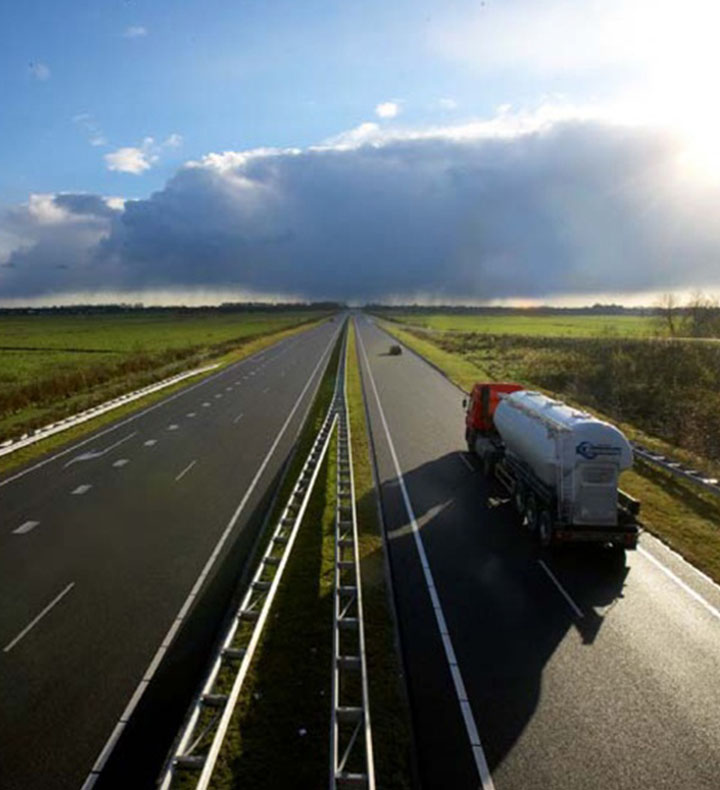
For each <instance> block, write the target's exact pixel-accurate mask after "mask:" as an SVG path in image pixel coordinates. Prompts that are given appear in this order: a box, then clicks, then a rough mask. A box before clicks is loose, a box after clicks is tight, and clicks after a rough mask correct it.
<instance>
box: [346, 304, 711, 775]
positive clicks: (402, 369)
mask: <svg viewBox="0 0 720 790" xmlns="http://www.w3.org/2000/svg"><path fill="white" fill-rule="evenodd" d="M357 325H358V329H359V336H360V339H361V341H362V342H361V349H363V348H364V349H365V351H366V352H367V362H366V364H363V381H364V387H365V392H366V398H367V401H368V408H369V413H370V419H371V430H372V435H373V442H374V446H375V451H376V460H377V465H378V471H379V476H380V481H381V498H382V505H383V512H384V516H385V519H386V528H387V530H388V536H389V551H390V561H391V568H392V571H393V582H394V587H395V598H396V605H397V611H398V618H399V622H400V631H401V642H402V646H403V655H404V660H405V665H406V671H407V679H408V685H409V690H410V698H411V706H412V712H413V719H414V724H415V731H416V742H417V746H418V750H417V751H418V757H419V764H420V775H421V781H422V783H423V786H424V787H427V788H436V787H437V788H441V787H453V788H465V787H467V788H477V787H478V786H481V782H482V784H483V786H484V787H486V788H490V787H496V788H498V790H505V788H547V787H552V788H568V790H570V789H571V788H572V789H574V788H578V787H583V788H607V787H613V788H637V787H652V788H670V787H677V786H678V785H679V784H683V785H685V786H688V787H693V788H716V787H717V786H718V776H720V724H719V723H718V722H720V689H719V688H718V684H717V678H718V676H719V672H720V617H719V615H720V612H719V611H718V604H719V603H720V591H718V588H717V587H716V586H715V585H713V584H712V583H711V582H709V580H707V579H705V578H703V577H702V576H701V575H700V574H698V573H697V572H696V571H695V570H694V569H692V567H691V566H688V565H687V564H686V563H684V562H683V561H682V560H681V559H680V558H678V557H677V556H675V555H673V554H672V553H671V552H669V551H668V550H667V549H665V548H664V547H662V545H661V544H659V542H658V541H655V540H654V539H652V538H651V537H649V536H643V538H642V541H641V545H642V551H640V552H636V553H629V554H628V556H627V560H626V561H620V562H618V560H617V558H616V557H613V556H612V555H611V554H609V553H607V554H606V553H603V552H598V551H594V550H587V549H585V550H565V551H562V552H551V553H540V552H539V550H538V549H536V547H535V546H534V544H533V542H532V540H531V538H530V536H529V535H527V534H525V533H524V532H523V530H522V529H521V528H520V526H519V524H518V522H517V517H516V516H515V515H514V513H513V512H512V509H511V508H510V506H509V504H508V503H507V502H506V501H505V499H504V497H503V496H502V495H501V492H500V491H498V490H497V489H495V488H494V487H491V486H488V484H487V483H486V481H485V480H484V479H483V478H482V476H481V475H480V473H479V472H478V471H477V469H476V466H475V464H474V463H473V461H472V460H471V459H468V457H467V455H466V454H465V453H464V452H463V449H464V447H463V423H462V409H461V398H462V395H461V393H459V392H458V390H457V389H456V388H455V387H454V386H453V385H452V384H450V383H449V382H448V381H447V380H446V379H445V378H444V377H443V376H441V375H440V374H438V373H437V372H436V371H435V370H433V369H432V368H431V367H430V366H428V365H427V364H426V363H425V362H423V361H422V360H421V359H420V358H418V357H417V356H415V355H414V354H412V353H408V352H407V351H406V352H405V353H404V354H403V355H402V356H401V357H391V356H388V355H387V349H388V348H389V345H390V343H391V342H392V343H394V342H396V341H395V340H393V339H391V338H390V337H389V336H388V335H387V334H386V333H384V332H382V331H380V330H379V329H378V328H377V327H375V326H374V325H372V324H371V323H369V322H368V319H367V318H365V317H363V316H361V317H360V318H359V319H358V322H357ZM368 367H369V369H368ZM370 372H371V373H372V377H371V376H370ZM373 384H374V386H375V387H376V389H377V399H376V395H375V389H374V386H373ZM378 400H379V404H380V405H378ZM381 410H382V414H381ZM386 428H387V430H386ZM388 434H389V437H390V438H388ZM391 441H392V444H393V449H391V447H390V442H391ZM393 452H394V453H395V457H396V459H397V464H398V466H399V469H400V473H401V475H402V484H401V483H400V479H399V476H398V473H397V470H396V468H395V460H394V458H393ZM403 488H404V491H403ZM404 494H406V495H407V500H408V501H407V502H406V501H405V500H404ZM408 504H409V505H410V508H411V509H412V511H413V513H414V515H415V519H416V525H417V533H418V538H416V537H415V534H414V532H413V526H412V523H411V520H410V518H409V515H408ZM418 549H420V550H421V551H424V553H425V556H426V558H427V567H426V569H425V570H423V567H422V565H421V559H420V554H419V551H418ZM541 561H542V563H541ZM428 574H429V575H428ZM428 580H430V581H431V582H432V584H433V585H434V591H435V594H436V596H437V598H436V606H435V609H433V598H432V594H431V592H430V590H429V589H428ZM682 585H685V586H682ZM438 612H439V613H440V616H438ZM443 626H446V632H447V633H446V634H445V635H444V636H442V635H441V633H440V629H441V628H442V627H443ZM453 662H455V663H453ZM474 729H476V730H477V733H478V736H477V738H474ZM473 740H475V743H476V747H475V749H473V748H472V742H473ZM480 758H482V759H480ZM483 761H484V762H485V764H486V765H487V768H488V774H489V775H488V776H485V777H483V776H482V763H483ZM483 778H484V781H483Z"/></svg>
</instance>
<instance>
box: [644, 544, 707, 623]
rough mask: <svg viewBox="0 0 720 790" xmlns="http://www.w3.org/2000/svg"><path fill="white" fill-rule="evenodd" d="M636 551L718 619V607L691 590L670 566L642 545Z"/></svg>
mask: <svg viewBox="0 0 720 790" xmlns="http://www.w3.org/2000/svg"><path fill="white" fill-rule="evenodd" d="M637 552H638V554H642V556H643V557H646V558H647V559H648V560H650V562H652V564H653V565H655V566H656V567H657V568H658V569H659V570H661V571H662V572H663V573H664V574H665V575H666V576H667V577H668V579H670V580H671V581H674V582H675V584H677V586H678V587H680V588H681V589H683V590H685V592H686V593H687V594H688V595H689V596H690V597H691V598H693V599H694V600H696V601H697V602H698V603H699V604H700V606H703V607H704V608H705V609H707V611H708V612H710V614H711V615H712V616H713V617H715V618H717V619H718V620H720V609H717V607H715V606H713V605H712V604H711V603H710V602H709V601H706V600H705V598H703V597H702V595H700V593H697V592H695V590H693V588H692V587H691V586H690V585H689V584H687V583H686V582H684V581H683V580H682V579H681V578H680V577H679V576H676V575H675V574H674V573H673V572H672V571H671V570H670V568H666V567H665V566H664V565H663V564H662V562H660V560H658V559H655V557H653V555H652V554H651V553H650V552H649V551H647V549H644V548H643V547H642V546H638V547H637Z"/></svg>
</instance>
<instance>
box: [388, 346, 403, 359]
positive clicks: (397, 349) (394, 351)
mask: <svg viewBox="0 0 720 790" xmlns="http://www.w3.org/2000/svg"><path fill="white" fill-rule="evenodd" d="M400 354H402V346H398V345H393V346H390V356H391V357H398V356H400Z"/></svg>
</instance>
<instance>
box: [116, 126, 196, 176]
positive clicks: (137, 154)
mask: <svg viewBox="0 0 720 790" xmlns="http://www.w3.org/2000/svg"><path fill="white" fill-rule="evenodd" d="M182 142H183V139H182V135H179V134H177V132H173V133H172V134H171V135H170V136H169V137H168V138H167V139H166V140H164V141H163V142H162V143H156V142H155V139H154V138H153V137H146V138H145V139H144V140H143V141H142V143H141V144H140V145H139V146H125V147H123V148H118V149H117V150H116V151H113V152H112V153H109V154H105V157H104V158H105V164H106V165H107V168H108V170H115V171H117V172H119V173H132V174H133V175H140V174H141V173H144V172H145V171H146V170H149V169H150V168H151V167H152V166H153V165H154V164H155V163H156V162H157V161H158V160H159V159H160V155H161V154H162V153H163V151H165V150H166V149H173V148H179V147H180V146H181V145H182Z"/></svg>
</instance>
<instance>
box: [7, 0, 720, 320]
mask: <svg viewBox="0 0 720 790" xmlns="http://www.w3.org/2000/svg"><path fill="white" fill-rule="evenodd" d="M719 22H720V10H717V9H716V7H715V4H713V3H712V2H707V1H706V0H688V1H687V2H686V3H684V4H677V3H670V2H667V0H655V1H654V2H649V0H605V2H596V1H595V0H583V2H577V0H575V1H574V2H573V1H571V0H542V2H537V1H532V2H531V1H530V0H484V2H483V1H482V0H481V1H480V2H468V0H445V1H444V2H430V0H413V2H406V0H395V2H393V3H387V2H375V0H369V1H368V2H365V3H354V4H352V3H345V2H340V1H339V0H332V2H330V1H329V0H305V1H304V2H302V3H298V2H297V0H294V1H288V2H286V1H285V0H274V1H273V2H272V3H267V2H255V1H254V0H245V1H244V2H236V1H235V2H220V1H219V0H205V2H189V1H188V2H183V3H178V2H177V0H174V1H172V2H170V1H167V0H124V1H123V0H113V1H112V2H101V3H98V2H97V0H95V2H90V1H89V0H88V1H87V2H74V1H73V0H67V1H66V2H64V3H57V2H38V1H37V0H26V2H24V3H22V4H19V3H16V4H12V3H4V4H2V5H1V6H0V44H1V46H0V304H6V305H21V304H62V303H73V302H78V301H90V302H98V301H107V300H113V301H115V300H117V299H125V300H132V301H145V302H146V303H148V304H152V303H173V302H179V303H187V304H202V303H214V302H219V301H227V300H234V299H254V298H271V299H272V298H278V299H304V300H312V299H342V300H348V301H352V302H362V301H365V300H372V301H389V302H403V301H421V302H428V303H433V302H435V303H439V302H452V303H493V304H494V303H500V304H538V303H551V304H584V303H592V302H596V301H623V302H625V303H628V304H642V303H645V304H648V303H651V302H652V301H654V300H657V298H658V297H659V295H660V294H662V293H666V292H674V293H677V294H678V295H681V296H685V295H687V294H690V293H692V292H695V291H698V290H702V291H704V292H705V293H707V294H711V295H712V294H716V293H720V265H719V261H720V257H719V253H720V221H719V220H720V216H718V215H719V214H720V200H718V198H719V197H720V107H719V106H718V104H717V100H716V92H717V91H716V86H715V84H714V83H715V79H716V74H717V73H718V70H719V67H720V51H719V50H718V49H717V47H716V42H715V40H714V31H715V30H717V29H718V23H719Z"/></svg>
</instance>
